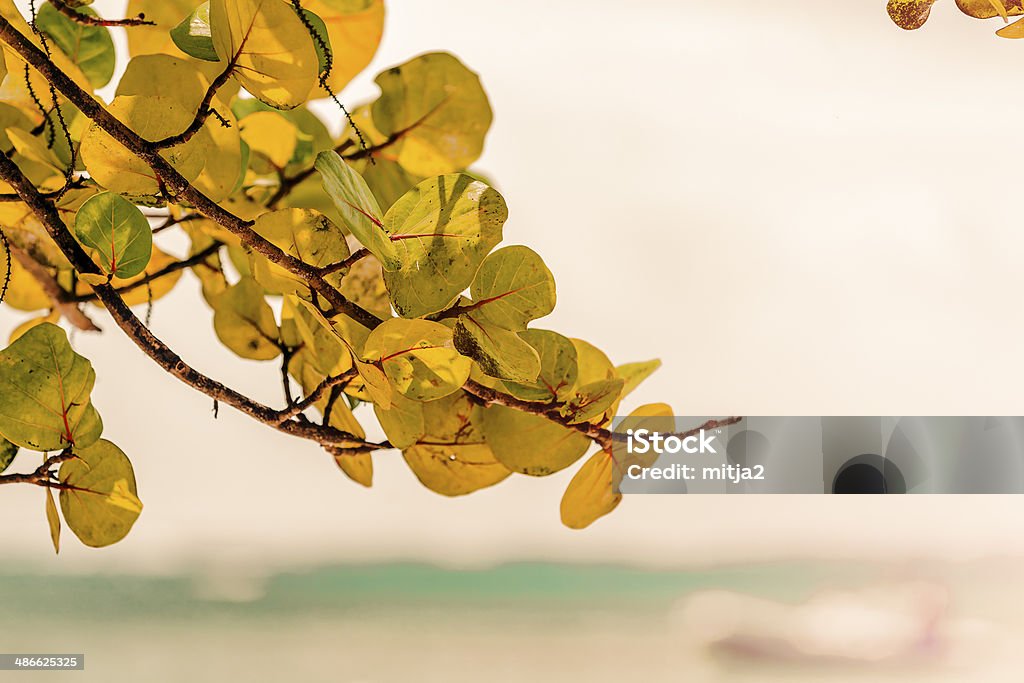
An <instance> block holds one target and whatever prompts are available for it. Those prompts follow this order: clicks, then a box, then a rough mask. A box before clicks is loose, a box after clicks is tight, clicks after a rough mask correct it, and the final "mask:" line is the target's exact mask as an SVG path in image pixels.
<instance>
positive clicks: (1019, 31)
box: [996, 19, 1024, 38]
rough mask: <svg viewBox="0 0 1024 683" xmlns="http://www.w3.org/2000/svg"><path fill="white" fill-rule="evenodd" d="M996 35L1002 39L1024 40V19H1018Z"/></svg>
mask: <svg viewBox="0 0 1024 683" xmlns="http://www.w3.org/2000/svg"><path fill="white" fill-rule="evenodd" d="M996 35H997V36H999V37H1001V38H1024V19H1018V20H1017V21H1015V22H1013V23H1012V24H1010V25H1009V26H1004V27H1003V28H1001V29H999V30H998V31H996Z"/></svg>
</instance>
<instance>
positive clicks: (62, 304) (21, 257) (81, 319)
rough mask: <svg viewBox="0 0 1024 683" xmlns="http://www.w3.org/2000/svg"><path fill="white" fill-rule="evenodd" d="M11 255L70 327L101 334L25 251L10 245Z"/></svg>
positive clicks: (94, 324)
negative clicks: (40, 288) (37, 284)
mask: <svg viewBox="0 0 1024 683" xmlns="http://www.w3.org/2000/svg"><path fill="white" fill-rule="evenodd" d="M10 248H11V254H13V255H14V258H16V259H18V263H20V264H21V266H22V268H24V269H25V271H26V272H28V274H29V275H31V276H32V278H33V279H34V280H35V281H36V282H37V283H39V286H40V287H42V289H43V291H44V292H46V296H48V297H49V298H50V301H51V302H52V303H53V307H54V308H55V309H56V310H58V311H60V314H61V315H62V316H64V319H65V320H67V321H68V322H69V323H71V325H73V326H74V327H76V328H77V329H79V330H82V331H84V332H101V331H102V330H101V329H100V328H99V327H97V325H96V323H94V322H93V321H92V320H91V319H90V318H89V316H87V315H86V314H85V313H84V312H83V311H82V309H81V308H79V306H78V304H77V303H75V302H74V301H69V300H68V298H67V291H66V290H65V289H64V288H63V287H61V286H60V284H58V282H57V280H55V279H54V277H53V276H52V275H50V272H49V271H48V270H46V268H44V267H43V266H42V265H41V264H40V263H39V262H38V261H36V260H35V259H34V258H32V257H31V256H29V255H28V254H26V253H25V251H24V250H23V249H21V248H19V247H17V246H15V245H13V244H11V245H10Z"/></svg>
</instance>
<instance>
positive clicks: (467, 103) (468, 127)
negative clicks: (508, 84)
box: [373, 52, 492, 176]
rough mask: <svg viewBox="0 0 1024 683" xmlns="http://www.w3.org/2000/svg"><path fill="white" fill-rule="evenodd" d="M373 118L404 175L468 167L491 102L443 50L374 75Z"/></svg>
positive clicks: (475, 78)
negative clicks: (377, 94)
mask: <svg viewBox="0 0 1024 683" xmlns="http://www.w3.org/2000/svg"><path fill="white" fill-rule="evenodd" d="M377 85H378V86H380V89H381V96H380V99H379V100H377V101H376V102H375V103H374V104H373V122H374V124H376V127H377V129H378V130H379V131H380V132H381V133H383V134H384V135H385V136H390V137H394V138H397V141H396V142H395V143H394V144H393V145H391V146H390V147H389V148H388V155H389V156H392V157H394V158H395V159H396V160H397V161H398V163H399V164H401V165H402V167H403V168H405V169H406V170H407V171H409V172H410V173H413V174H416V175H420V176H433V175H439V174H442V173H454V172H456V171H461V170H464V169H466V168H468V167H469V166H470V165H471V164H472V163H473V162H474V161H476V160H477V159H478V158H479V157H480V153H481V152H482V151H483V146H484V138H485V137H486V136H487V130H488V129H489V128H490V126H491V119H492V114H491V105H490V104H489V103H488V101H487V93H485V92H484V89H483V86H482V85H481V84H480V78H479V77H478V76H477V75H476V74H475V73H473V72H472V71H470V70H469V69H467V68H466V67H465V65H463V64H462V62H460V61H459V60H458V59H456V58H455V57H453V56H452V55H450V54H448V53H446V52H433V53H430V54H425V55H421V56H419V57H416V58H414V59H412V60H410V61H408V62H406V63H405V64H402V65H400V66H396V67H394V68H391V69H388V70H387V71H385V72H383V73H382V74H380V75H379V76H377Z"/></svg>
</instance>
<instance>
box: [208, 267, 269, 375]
mask: <svg viewBox="0 0 1024 683" xmlns="http://www.w3.org/2000/svg"><path fill="white" fill-rule="evenodd" d="M213 310H214V314H213V329H214V330H215V331H216V333H217V337H218V338H219V339H220V340H221V342H222V343H223V344H224V346H226V347H228V348H229V349H231V350H232V351H233V352H234V353H235V354H237V355H238V356H241V357H242V358H249V359H251V360H273V359H274V358H277V357H278V356H279V355H280V354H281V349H280V348H279V347H278V345H277V342H278V338H279V332H278V329H277V322H276V320H275V319H274V312H273V311H272V310H271V308H270V306H269V305H268V304H267V301H266V299H264V298H263V288H262V287H260V286H259V284H257V282H256V281H255V280H253V279H252V278H249V277H244V278H242V279H241V280H239V281H238V284H236V285H234V286H233V287H229V288H228V289H227V290H226V291H225V292H224V293H222V294H221V295H219V296H218V297H217V298H216V299H215V300H214V304H213Z"/></svg>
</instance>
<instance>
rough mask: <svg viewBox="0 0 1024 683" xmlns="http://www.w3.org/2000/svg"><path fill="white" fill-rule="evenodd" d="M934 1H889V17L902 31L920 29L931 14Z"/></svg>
mask: <svg viewBox="0 0 1024 683" xmlns="http://www.w3.org/2000/svg"><path fill="white" fill-rule="evenodd" d="M934 4H935V0H889V4H888V6H887V8H886V9H887V10H888V12H889V17H890V18H891V19H892V20H893V22H895V23H896V25H897V26H899V27H900V28H902V29H906V30H908V31H913V30H914V29H918V28H921V27H922V26H924V23H925V22H926V21H928V17H929V15H931V13H932V5H934Z"/></svg>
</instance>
